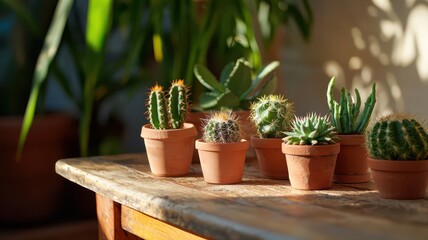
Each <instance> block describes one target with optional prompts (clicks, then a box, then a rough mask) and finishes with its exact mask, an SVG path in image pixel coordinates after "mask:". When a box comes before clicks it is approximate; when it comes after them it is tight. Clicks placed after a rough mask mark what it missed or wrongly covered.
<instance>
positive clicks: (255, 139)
mask: <svg viewBox="0 0 428 240" xmlns="http://www.w3.org/2000/svg"><path fill="white" fill-rule="evenodd" d="M293 112H294V110H293V104H292V103H290V102H289V101H288V100H287V99H285V98H284V96H283V95H268V96H263V97H260V98H258V99H257V101H256V102H254V103H253V104H252V105H251V120H252V121H253V123H254V125H255V127H256V129H257V136H252V137H251V142H250V144H251V146H252V147H254V149H255V152H256V156H257V160H258V163H259V167H260V171H261V172H262V174H263V175H264V176H266V177H268V178H273V179H288V170H287V162H286V160H285V155H284V154H283V153H282V151H281V143H282V138H284V137H285V131H289V130H290V125H291V124H290V123H291V120H292V117H293V115H294V113H293Z"/></svg>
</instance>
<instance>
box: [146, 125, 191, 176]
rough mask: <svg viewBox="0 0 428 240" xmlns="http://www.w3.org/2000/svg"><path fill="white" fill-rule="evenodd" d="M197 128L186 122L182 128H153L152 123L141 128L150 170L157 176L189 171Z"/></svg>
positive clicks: (180, 174) (182, 174) (178, 174)
mask: <svg viewBox="0 0 428 240" xmlns="http://www.w3.org/2000/svg"><path fill="white" fill-rule="evenodd" d="M197 134H198V133H197V131H196V128H195V126H194V125H193V124H191V123H184V126H183V128H182V129H167V130H157V129H153V128H152V126H151V124H146V125H144V126H143V127H142V128H141V137H142V138H144V145H145V146H146V152H147V158H148V159H149V164H150V170H151V171H152V173H153V174H154V175H156V176H162V177H174V176H184V175H186V174H188V173H189V170H190V164H191V163H192V155H193V150H194V141H195V136H196V135H197Z"/></svg>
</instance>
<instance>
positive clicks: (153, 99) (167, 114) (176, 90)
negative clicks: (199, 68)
mask: <svg viewBox="0 0 428 240" xmlns="http://www.w3.org/2000/svg"><path fill="white" fill-rule="evenodd" d="M187 96H188V95H187V87H186V86H185V85H184V81H183V80H178V81H174V82H172V84H171V87H170V89H169V98H168V99H166V98H165V93H164V91H163V88H162V86H159V85H158V84H156V85H155V86H154V87H152V88H151V89H150V96H149V100H148V116H149V120H150V123H151V124H152V126H153V128H154V129H178V128H182V127H183V124H184V119H185V118H186V111H187Z"/></svg>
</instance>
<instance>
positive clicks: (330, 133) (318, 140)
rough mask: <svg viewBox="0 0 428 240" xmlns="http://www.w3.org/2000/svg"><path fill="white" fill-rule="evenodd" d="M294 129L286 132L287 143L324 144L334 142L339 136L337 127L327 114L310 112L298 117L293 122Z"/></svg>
mask: <svg viewBox="0 0 428 240" xmlns="http://www.w3.org/2000/svg"><path fill="white" fill-rule="evenodd" d="M291 125H292V131H291V132H286V133H285V134H286V135H287V137H285V138H284V142H285V143H286V144H291V145H323V144H334V143H336V142H337V140H338V137H337V133H336V131H335V128H334V127H333V126H332V125H331V123H330V121H329V119H328V117H327V116H319V115H317V114H315V113H310V114H308V115H306V116H305V117H296V118H295V119H294V120H293V122H292V124H291Z"/></svg>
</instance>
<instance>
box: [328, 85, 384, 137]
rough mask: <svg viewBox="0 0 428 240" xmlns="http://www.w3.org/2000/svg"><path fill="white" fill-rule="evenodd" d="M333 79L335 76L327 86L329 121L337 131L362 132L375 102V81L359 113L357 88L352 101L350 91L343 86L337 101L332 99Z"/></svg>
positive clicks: (345, 132)
mask: <svg viewBox="0 0 428 240" xmlns="http://www.w3.org/2000/svg"><path fill="white" fill-rule="evenodd" d="M335 80H336V78H335V77H332V78H331V80H330V82H329V84H328V88H327V102H328V107H329V109H330V117H331V123H332V124H333V126H334V127H336V130H337V132H339V133H343V134H362V133H363V132H364V130H365V129H366V127H367V125H368V122H369V120H370V117H371V115H372V112H373V108H374V106H375V103H376V83H373V86H372V92H371V93H370V96H369V97H368V98H367V99H366V102H365V103H364V109H363V112H361V114H360V106H361V98H360V94H359V92H358V90H357V89H355V97H356V102H354V101H353V99H352V98H351V93H350V92H349V91H346V90H345V88H342V91H341V95H340V101H339V103H338V102H336V101H335V100H334V99H333V87H334V82H335Z"/></svg>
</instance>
